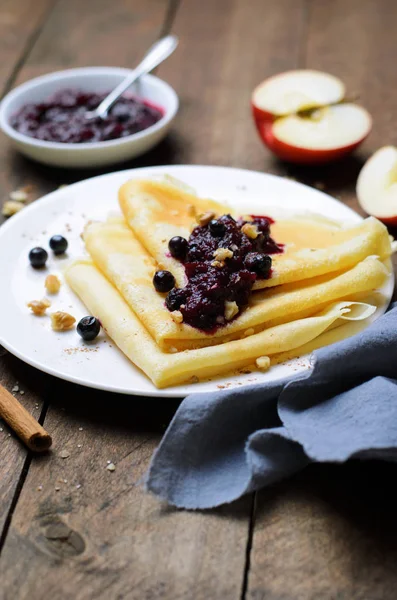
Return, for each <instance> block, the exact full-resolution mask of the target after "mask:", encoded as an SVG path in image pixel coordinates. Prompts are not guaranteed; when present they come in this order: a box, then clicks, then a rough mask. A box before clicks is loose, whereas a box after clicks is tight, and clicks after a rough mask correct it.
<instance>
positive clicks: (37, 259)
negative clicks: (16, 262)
mask: <svg viewBox="0 0 397 600" xmlns="http://www.w3.org/2000/svg"><path fill="white" fill-rule="evenodd" d="M47 258H48V254H47V252H46V250H44V248H39V247H36V248H32V249H31V251H30V252H29V260H30V264H31V265H32V267H34V268H35V269H40V268H41V267H44V265H45V263H46V262H47Z"/></svg>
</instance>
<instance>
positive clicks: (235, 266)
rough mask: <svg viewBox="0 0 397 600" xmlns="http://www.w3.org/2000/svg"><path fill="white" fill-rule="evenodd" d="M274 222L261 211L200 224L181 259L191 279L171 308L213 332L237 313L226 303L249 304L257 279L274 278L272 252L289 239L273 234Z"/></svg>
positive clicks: (173, 296) (174, 294) (171, 298)
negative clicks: (278, 238)
mask: <svg viewBox="0 0 397 600" xmlns="http://www.w3.org/2000/svg"><path fill="white" fill-rule="evenodd" d="M215 221H216V222H215ZM273 222H274V221H273V220H272V219H271V218H269V217H263V216H256V215H255V216H252V217H251V218H250V221H249V222H247V221H244V220H243V219H239V220H238V221H235V219H233V217H231V216H230V215H223V216H222V217H220V218H219V219H216V220H212V221H210V222H209V223H208V224H207V225H204V226H198V227H196V228H195V229H194V230H193V231H192V233H191V235H190V237H189V240H184V241H185V242H186V244H187V245H186V247H185V248H184V250H186V251H185V252H184V253H183V258H179V260H180V261H181V262H182V263H183V264H184V266H185V272H186V276H187V279H188V283H187V285H186V286H185V287H184V288H181V289H176V288H174V289H173V290H171V291H170V293H169V294H168V296H167V298H166V306H167V308H168V309H169V310H170V311H174V310H179V311H180V312H181V313H182V315H183V321H184V323H187V324H189V325H191V326H192V327H196V328H198V329H202V330H203V331H206V332H207V333H211V332H213V331H215V330H216V329H217V328H219V327H221V326H223V325H225V324H226V323H227V321H228V320H231V319H232V318H234V317H233V316H232V317H231V318H230V314H229V315H228V314H227V311H225V306H226V303H227V302H230V303H232V302H235V303H236V304H237V307H238V309H239V310H240V309H241V308H242V307H244V306H245V305H247V304H248V301H249V298H250V295H251V291H252V286H253V285H254V283H255V281H256V280H257V279H268V278H269V277H271V258H270V256H269V255H270V254H277V253H280V252H283V244H277V243H276V242H275V241H274V240H273V239H272V238H271V236H270V225H271V224H272V223H273ZM245 225H247V226H248V229H247V227H244V226H245ZM184 246H185V244H184ZM219 249H222V250H219ZM223 250H226V253H225V252H223ZM217 251H218V252H217ZM228 251H229V252H228ZM231 254H232V255H231ZM217 255H219V256H217ZM222 255H227V256H225V257H222ZM228 316H229V318H228ZM234 316H236V315H234Z"/></svg>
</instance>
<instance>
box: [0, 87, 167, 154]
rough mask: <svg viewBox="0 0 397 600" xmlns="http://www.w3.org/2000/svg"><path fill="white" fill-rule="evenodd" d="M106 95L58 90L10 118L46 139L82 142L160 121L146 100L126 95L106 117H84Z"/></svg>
mask: <svg viewBox="0 0 397 600" xmlns="http://www.w3.org/2000/svg"><path fill="white" fill-rule="evenodd" d="M106 96H107V93H102V94H96V93H92V92H83V91H82V90H75V89H64V90H60V91H59V92H58V93H56V94H55V95H54V96H52V97H51V98H49V99H48V100H47V101H46V102H41V103H39V104H33V103H32V104H25V106H23V107H22V108H21V109H20V110H19V111H18V112H17V113H16V114H15V115H13V116H12V117H11V119H10V124H11V126H12V127H14V129H16V130H17V131H19V133H23V134H24V135H28V136H29V137H33V138H36V139H37V140H44V141H46V142H61V143H64V144H82V143H87V142H88V143H89V142H91V143H92V142H105V141H108V140H115V139H119V138H123V137H126V136H127V135H131V134H133V133H137V132H138V131H143V130H144V129H147V128H148V127H151V125H154V124H155V123H157V121H159V120H160V119H161V118H162V116H163V114H164V112H163V110H162V109H161V108H160V107H157V106H154V105H152V104H151V103H149V102H147V101H146V100H142V99H140V98H136V97H134V96H129V95H125V96H122V97H121V98H119V100H117V102H116V103H115V104H114V105H113V106H112V108H111V109H110V110H109V113H108V116H107V117H106V119H99V118H98V119H94V120H87V119H86V117H85V113H86V112H87V111H89V110H94V109H95V108H97V106H98V105H99V104H100V103H101V101H102V100H103V99H104V98H105V97H106Z"/></svg>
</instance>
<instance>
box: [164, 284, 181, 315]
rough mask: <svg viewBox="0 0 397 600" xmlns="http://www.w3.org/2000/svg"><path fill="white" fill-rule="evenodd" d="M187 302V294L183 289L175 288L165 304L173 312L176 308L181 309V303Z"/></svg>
mask: <svg viewBox="0 0 397 600" xmlns="http://www.w3.org/2000/svg"><path fill="white" fill-rule="evenodd" d="M185 302H186V295H185V292H184V291H183V290H180V289H178V288H174V289H172V290H171V291H170V293H169V294H168V296H167V298H166V299H165V305H166V307H167V308H168V310H170V311H171V312H173V311H174V310H179V309H180V308H181V305H182V304H184V303H185Z"/></svg>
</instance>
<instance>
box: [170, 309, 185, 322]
mask: <svg viewBox="0 0 397 600" xmlns="http://www.w3.org/2000/svg"><path fill="white" fill-rule="evenodd" d="M171 318H172V320H173V321H175V323H182V322H183V314H182V313H181V311H180V310H173V311H172V312H171Z"/></svg>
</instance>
